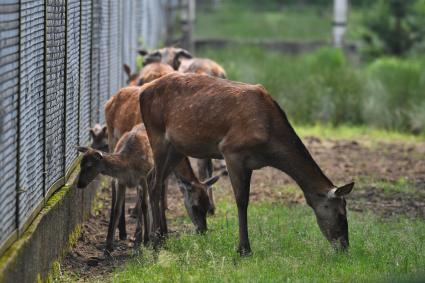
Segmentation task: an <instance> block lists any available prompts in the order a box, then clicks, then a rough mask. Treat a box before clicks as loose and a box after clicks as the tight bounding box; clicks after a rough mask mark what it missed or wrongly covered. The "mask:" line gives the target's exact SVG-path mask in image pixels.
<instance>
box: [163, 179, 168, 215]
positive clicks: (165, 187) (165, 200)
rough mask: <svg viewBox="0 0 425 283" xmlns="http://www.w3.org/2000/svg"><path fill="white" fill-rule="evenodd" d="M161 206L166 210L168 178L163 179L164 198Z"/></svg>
mask: <svg viewBox="0 0 425 283" xmlns="http://www.w3.org/2000/svg"><path fill="white" fill-rule="evenodd" d="M162 206H163V207H164V210H168V178H167V179H165V180H164V198H163V204H162Z"/></svg>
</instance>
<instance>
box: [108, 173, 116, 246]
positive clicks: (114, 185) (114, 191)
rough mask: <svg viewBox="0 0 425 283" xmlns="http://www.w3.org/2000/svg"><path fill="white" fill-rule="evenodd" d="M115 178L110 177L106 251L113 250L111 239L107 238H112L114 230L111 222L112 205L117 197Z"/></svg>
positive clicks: (112, 217) (112, 219) (112, 218)
mask: <svg viewBox="0 0 425 283" xmlns="http://www.w3.org/2000/svg"><path fill="white" fill-rule="evenodd" d="M115 182H116V180H115V179H112V181H111V195H112V196H111V211H110V215H109V224H108V233H107V235H106V250H107V251H112V250H113V246H112V240H111V241H109V239H113V238H114V236H113V234H114V232H113V230H112V227H113V225H112V223H113V222H114V207H115V203H116V199H117V190H116V183H115Z"/></svg>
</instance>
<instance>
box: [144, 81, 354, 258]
mask: <svg viewBox="0 0 425 283" xmlns="http://www.w3.org/2000/svg"><path fill="white" fill-rule="evenodd" d="M140 107H141V112H142V117H143V122H144V123H145V126H146V130H147V133H148V136H149V141H150V144H151V147H152V150H153V155H154V164H155V170H154V171H155V178H154V185H153V186H151V187H149V195H150V198H151V205H152V215H153V227H154V230H156V231H157V230H159V233H161V227H160V225H159V223H160V221H161V222H164V221H166V220H165V219H160V217H161V212H160V211H159V206H158V204H157V203H158V202H160V196H161V194H160V190H161V185H162V183H163V182H164V179H165V178H166V177H167V176H168V174H169V173H170V172H171V171H172V170H173V168H174V167H175V166H176V164H178V163H179V162H180V161H181V159H182V158H184V157H185V156H191V157H195V158H215V159H219V158H224V160H225V161H226V164H227V169H228V173H229V177H230V181H231V183H232V187H233V191H234V195H235V199H236V204H237V208H238V218H239V248H238V251H239V253H240V254H241V255H249V254H250V253H251V248H250V243H249V239H248V222H247V221H248V219H247V208H248V202H249V191H250V180H251V174H252V171H253V170H256V169H260V168H262V167H265V166H271V167H274V168H277V169H279V170H281V171H283V172H285V173H287V174H288V175H289V176H291V177H292V178H293V179H294V180H295V181H296V182H297V183H298V185H299V186H300V187H301V189H302V191H303V192H304V196H305V198H306V200H307V203H308V204H309V205H310V206H311V207H312V208H313V211H314V213H315V215H316V219H317V222H318V224H319V227H320V229H321V231H322V233H323V234H324V236H325V237H326V238H327V239H328V240H329V241H330V242H331V243H332V245H333V246H334V247H336V248H341V249H346V248H348V245H349V241H348V224H347V212H346V201H345V199H344V196H346V195H347V194H349V193H350V192H351V190H352V188H353V185H354V183H350V184H347V185H344V186H342V187H339V188H337V187H335V186H334V185H333V184H332V182H331V181H330V180H329V179H328V178H327V177H326V176H325V174H324V173H323V172H322V170H321V169H320V167H319V166H318V165H317V164H316V162H315V161H314V160H313V158H312V157H311V155H310V153H309V152H308V150H307V149H306V147H305V146H304V144H303V143H302V141H301V140H300V138H299V137H298V136H297V134H296V133H295V131H294V129H293V128H292V126H291V124H290V123H289V121H288V119H287V117H286V115H285V113H284V111H283V110H282V109H281V108H280V106H279V105H278V103H277V102H275V101H274V100H273V99H272V97H271V96H270V95H269V94H268V93H267V92H266V90H265V89H264V88H263V87H262V86H260V85H249V84H244V83H239V82H232V81H228V80H223V79H219V78H215V77H211V76H204V75H197V74H180V73H172V74H169V75H166V76H164V77H162V78H160V79H158V80H155V81H154V82H151V83H150V84H148V85H145V87H143V90H142V92H141V94H140Z"/></svg>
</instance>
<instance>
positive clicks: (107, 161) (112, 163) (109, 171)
mask: <svg viewBox="0 0 425 283" xmlns="http://www.w3.org/2000/svg"><path fill="white" fill-rule="evenodd" d="M102 167H103V168H102V174H104V175H108V176H111V177H114V178H117V179H118V180H122V181H124V180H127V179H129V178H130V177H131V176H130V175H131V171H132V170H131V168H130V166H129V164H128V163H127V162H125V161H123V160H122V159H121V158H120V156H119V155H116V154H104V157H103V166H102Z"/></svg>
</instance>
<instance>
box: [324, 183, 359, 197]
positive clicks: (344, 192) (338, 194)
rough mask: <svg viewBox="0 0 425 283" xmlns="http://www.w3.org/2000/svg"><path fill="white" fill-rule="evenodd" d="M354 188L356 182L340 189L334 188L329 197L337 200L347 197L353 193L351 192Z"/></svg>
mask: <svg viewBox="0 0 425 283" xmlns="http://www.w3.org/2000/svg"><path fill="white" fill-rule="evenodd" d="M353 187H354V182H351V183H349V184H346V185H344V186H341V187H339V188H334V189H332V190H330V191H329V192H328V197H329V198H335V197H343V196H346V195H348V194H349V193H351V191H352V190H353Z"/></svg>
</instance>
